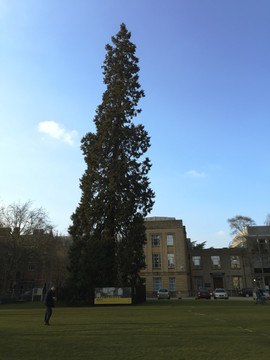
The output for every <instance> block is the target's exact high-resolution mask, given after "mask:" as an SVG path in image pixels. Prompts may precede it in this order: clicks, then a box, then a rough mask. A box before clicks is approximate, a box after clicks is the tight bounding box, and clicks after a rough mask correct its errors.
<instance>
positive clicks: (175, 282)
mask: <svg viewBox="0 0 270 360" xmlns="http://www.w3.org/2000/svg"><path fill="white" fill-rule="evenodd" d="M145 226H146V237H147V243H146V245H145V247H144V252H145V260H146V268H145V269H144V270H142V271H141V273H140V276H141V277H142V278H144V279H145V285H146V293H147V297H153V296H155V293H156V291H157V290H158V288H167V289H169V290H170V291H171V294H172V296H173V297H182V296H187V295H188V293H189V288H188V284H189V282H188V259H187V250H186V230H185V227H184V226H183V224H182V220H175V219H174V218H160V217H156V218H147V219H146V220H145ZM157 238H158V239H159V244H158V242H155V240H154V239H156V240H157ZM167 241H169V243H168V242H167ZM171 241H172V243H171ZM155 256H158V257H159V258H160V263H159V265H158V264H156V263H155V261H154V259H153V257H155ZM168 257H171V259H170V260H171V262H170V263H169V262H168Z"/></svg>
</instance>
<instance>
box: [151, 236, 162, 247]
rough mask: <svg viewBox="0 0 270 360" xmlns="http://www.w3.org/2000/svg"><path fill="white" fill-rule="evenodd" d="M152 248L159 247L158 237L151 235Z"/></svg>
mask: <svg viewBox="0 0 270 360" xmlns="http://www.w3.org/2000/svg"><path fill="white" fill-rule="evenodd" d="M152 246H160V236H159V235H152Z"/></svg>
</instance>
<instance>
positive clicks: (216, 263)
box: [211, 256, 221, 269]
mask: <svg viewBox="0 0 270 360" xmlns="http://www.w3.org/2000/svg"><path fill="white" fill-rule="evenodd" d="M211 260H212V267H213V269H221V263H220V257H219V256H211Z"/></svg>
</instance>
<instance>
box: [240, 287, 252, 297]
mask: <svg viewBox="0 0 270 360" xmlns="http://www.w3.org/2000/svg"><path fill="white" fill-rule="evenodd" d="M238 294H239V296H244V297H249V296H252V295H253V289H251V288H244V289H241V290H240V291H239V293H238Z"/></svg>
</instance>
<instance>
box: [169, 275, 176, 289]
mask: <svg viewBox="0 0 270 360" xmlns="http://www.w3.org/2000/svg"><path fill="white" fill-rule="evenodd" d="M169 290H170V291H175V290H176V287H175V278H174V277H170V278H169Z"/></svg>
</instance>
